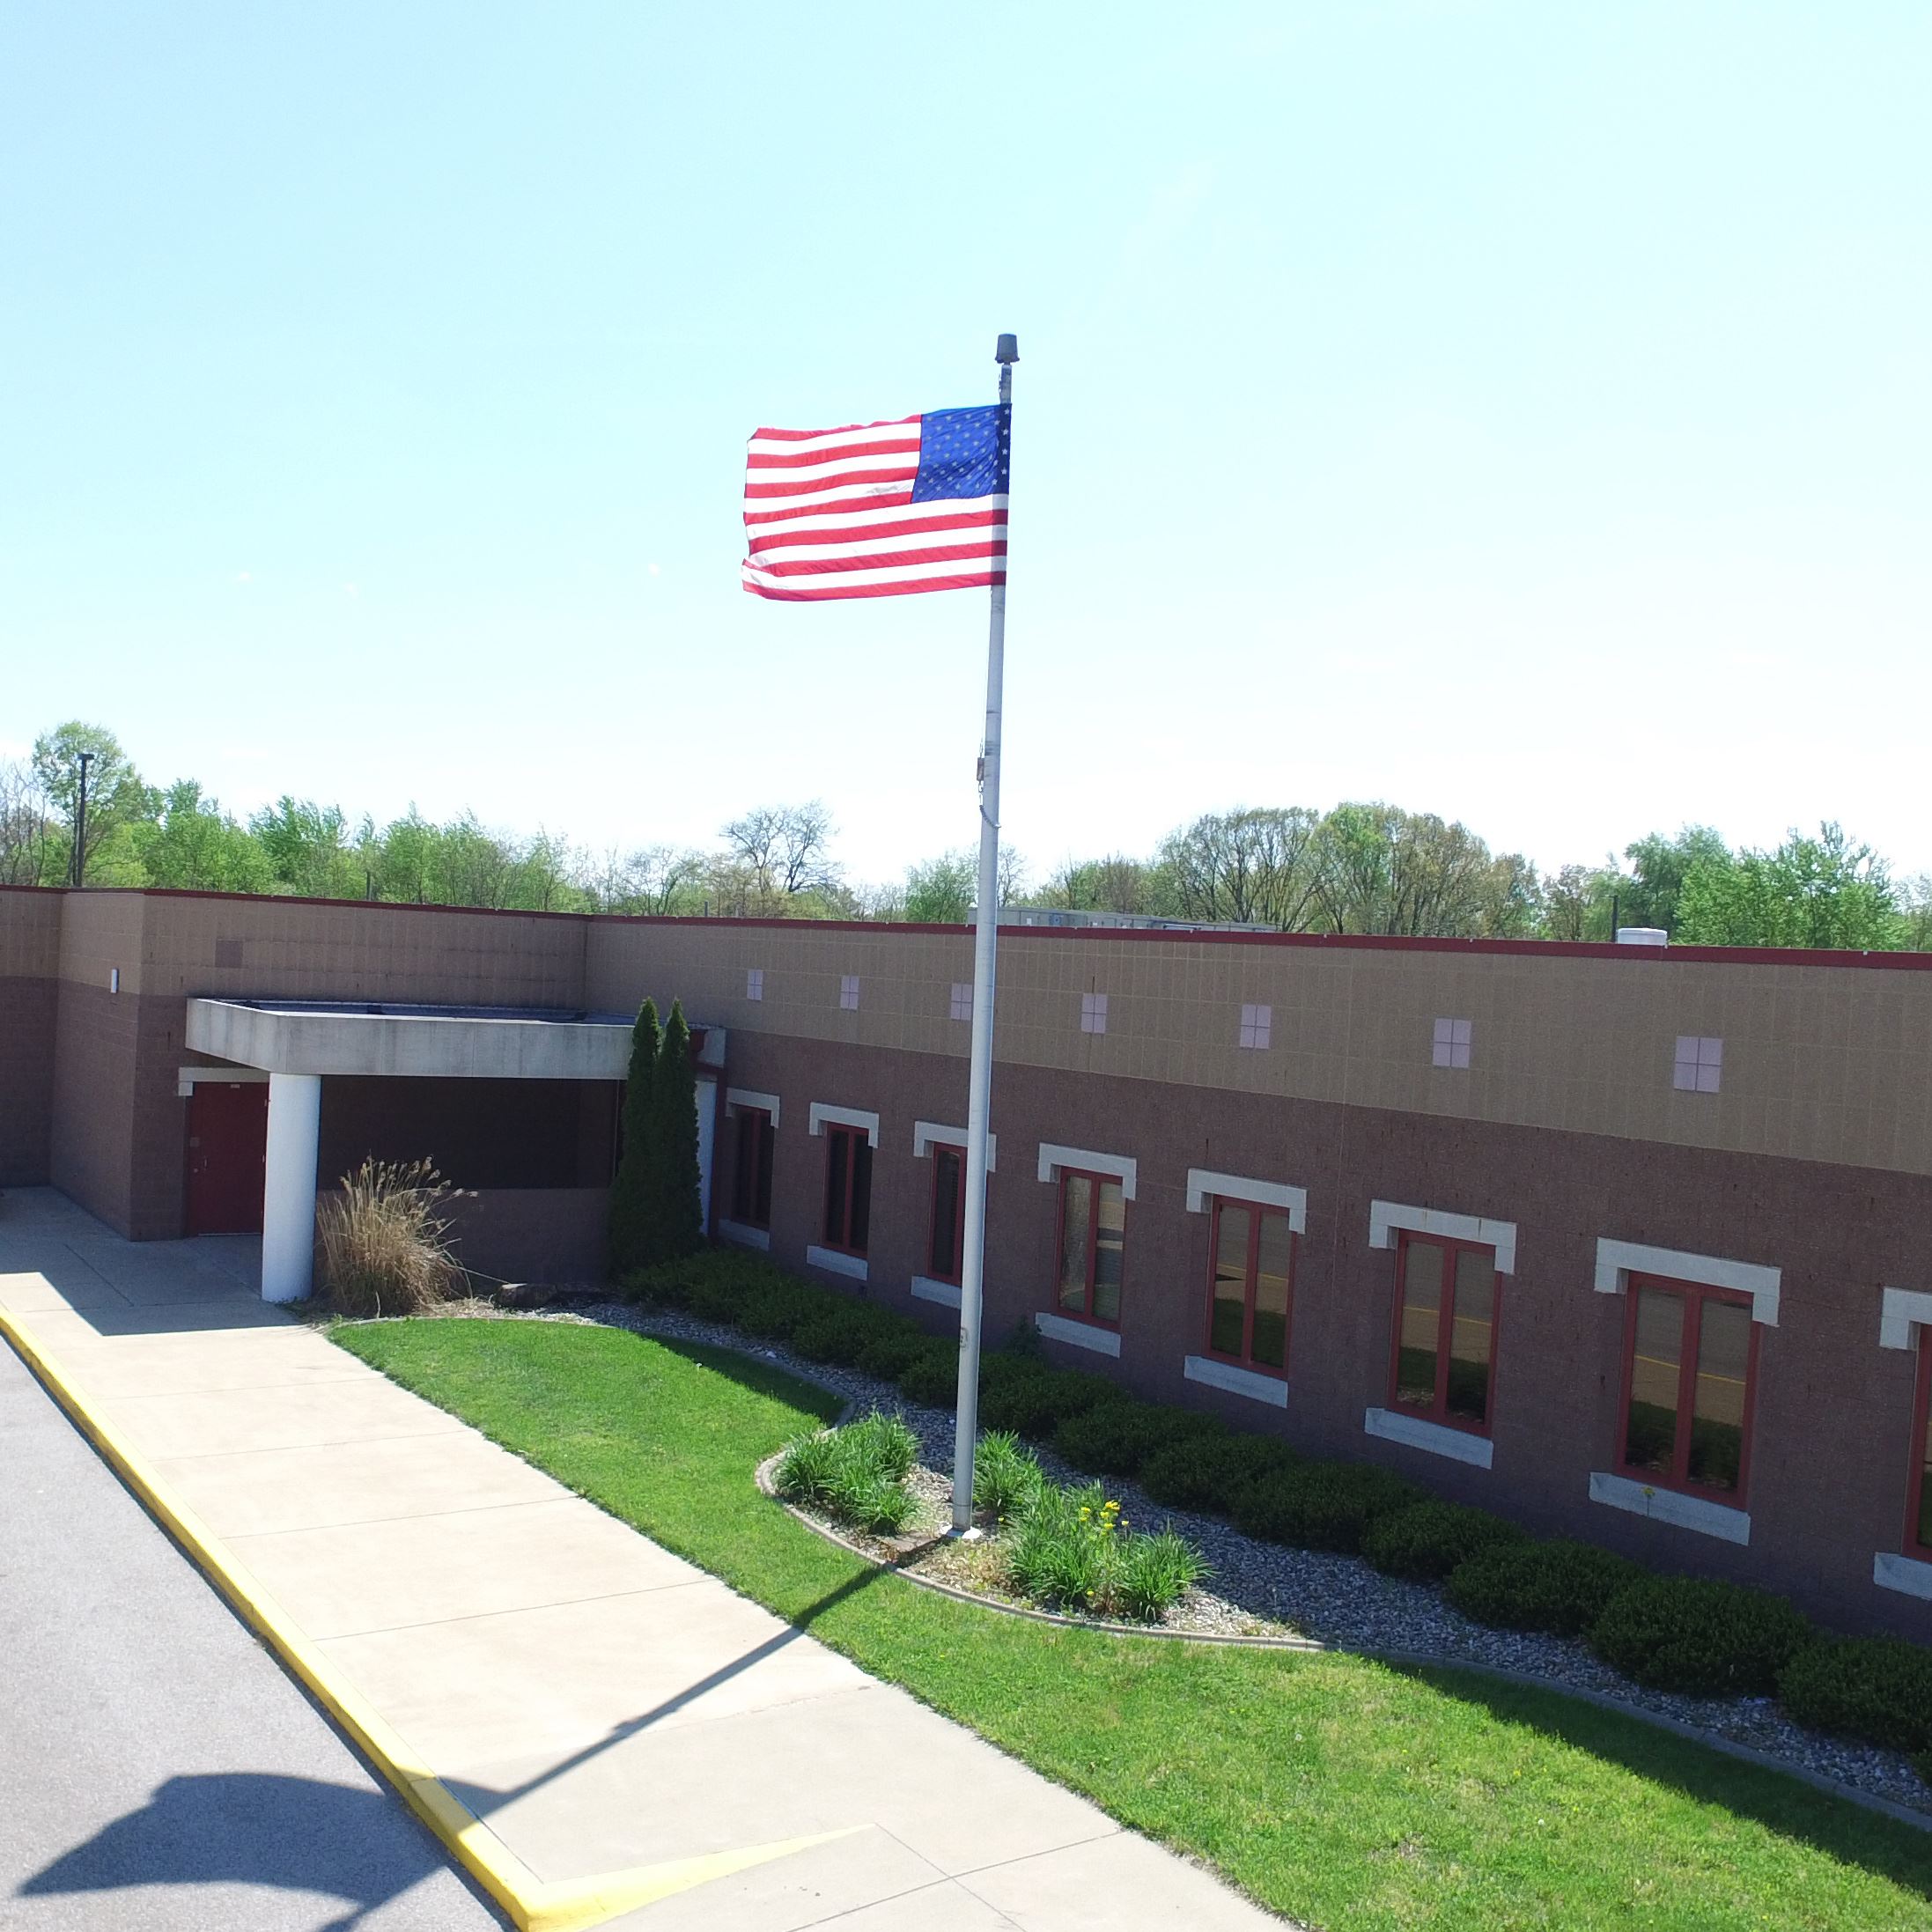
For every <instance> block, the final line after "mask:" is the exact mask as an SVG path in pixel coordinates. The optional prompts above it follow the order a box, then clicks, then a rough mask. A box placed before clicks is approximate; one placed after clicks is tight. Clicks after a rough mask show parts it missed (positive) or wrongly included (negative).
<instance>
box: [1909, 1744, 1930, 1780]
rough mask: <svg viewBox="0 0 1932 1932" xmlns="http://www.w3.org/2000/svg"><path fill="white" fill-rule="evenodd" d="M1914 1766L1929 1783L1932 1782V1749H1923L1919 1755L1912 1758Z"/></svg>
mask: <svg viewBox="0 0 1932 1932" xmlns="http://www.w3.org/2000/svg"><path fill="white" fill-rule="evenodd" d="M1912 1768H1913V1769H1914V1771H1916V1772H1917V1773H1919V1775H1920V1776H1921V1778H1923V1779H1924V1780H1925V1781H1926V1782H1927V1783H1928V1784H1932V1751H1921V1752H1920V1753H1919V1754H1918V1756H1917V1757H1916V1758H1914V1759H1913V1760H1912Z"/></svg>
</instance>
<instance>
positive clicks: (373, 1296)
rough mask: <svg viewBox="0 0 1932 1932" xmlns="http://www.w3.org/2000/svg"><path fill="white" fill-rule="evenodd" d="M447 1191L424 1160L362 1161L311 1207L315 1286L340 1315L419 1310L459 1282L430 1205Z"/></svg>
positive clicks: (442, 1223) (441, 1221) (441, 1222)
mask: <svg viewBox="0 0 1932 1932" xmlns="http://www.w3.org/2000/svg"><path fill="white" fill-rule="evenodd" d="M448 1198H450V1190H449V1189H447V1188H446V1187H445V1186H444V1185H443V1177H442V1176H441V1175H439V1173H438V1172H437V1171H436V1169H434V1168H432V1167H431V1165H430V1164H429V1162H428V1161H414V1162H412V1163H411V1164H410V1165H409V1166H407V1167H404V1166H400V1165H397V1164H396V1163H395V1162H392V1161H373V1160H371V1161H364V1162H363V1163H362V1165H361V1166H360V1167H359V1168H358V1169H357V1170H356V1171H355V1173H353V1174H345V1175H344V1176H343V1183H342V1191H341V1192H340V1193H337V1194H325V1195H324V1196H323V1197H322V1199H321V1207H320V1209H319V1210H318V1212H317V1214H316V1224H317V1232H318V1235H319V1238H320V1241H321V1287H322V1289H323V1292H324V1293H325V1294H327V1295H328V1299H329V1300H330V1302H333V1303H334V1304H335V1306H336V1308H337V1309H339V1310H340V1311H341V1312H342V1313H343V1314H344V1315H350V1316H358V1317H369V1316H379V1315H419V1314H421V1313H422V1311H423V1310H424V1309H427V1308H431V1307H433V1306H434V1305H435V1304H436V1303H437V1302H444V1301H447V1300H448V1299H449V1297H450V1296H451V1295H453V1294H458V1293H460V1292H461V1289H462V1287H463V1284H464V1280H465V1277H464V1274H463V1271H462V1270H461V1268H460V1267H458V1266H457V1265H456V1263H455V1261H454V1259H453V1258H452V1257H451V1256H450V1251H449V1247H448V1244H447V1243H446V1241H445V1239H444V1237H445V1235H447V1234H448V1232H449V1225H450V1224H449V1222H448V1220H446V1219H445V1218H444V1217H443V1216H442V1215H440V1214H439V1213H437V1209H438V1208H439V1207H440V1206H442V1204H443V1203H444V1202H445V1201H446V1200H447V1199H448Z"/></svg>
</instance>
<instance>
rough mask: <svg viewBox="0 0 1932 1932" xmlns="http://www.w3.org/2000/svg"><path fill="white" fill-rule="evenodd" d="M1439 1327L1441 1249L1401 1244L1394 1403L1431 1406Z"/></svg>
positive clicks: (1420, 1243) (1425, 1244) (1408, 1242)
mask: <svg viewBox="0 0 1932 1932" xmlns="http://www.w3.org/2000/svg"><path fill="white" fill-rule="evenodd" d="M1441 1334H1442V1250H1441V1249H1440V1248H1438V1247H1437V1246H1436V1245H1435V1243H1434V1242H1433V1241H1413V1240H1410V1239H1407V1238H1405V1239H1404V1241H1403V1243H1402V1327H1401V1331H1400V1336H1399V1338H1398V1339H1397V1343H1396V1400H1397V1402H1398V1403H1401V1404H1402V1405H1405V1407H1408V1408H1412V1409H1433V1408H1434V1406H1435V1353H1436V1349H1437V1346H1439V1342H1440V1338H1441Z"/></svg>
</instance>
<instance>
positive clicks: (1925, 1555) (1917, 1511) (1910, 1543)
mask: <svg viewBox="0 0 1932 1932" xmlns="http://www.w3.org/2000/svg"><path fill="white" fill-rule="evenodd" d="M1906 1554H1907V1555H1908V1556H1915V1557H1919V1558H1921V1559H1922V1560H1926V1561H1928V1562H1932V1336H1928V1333H1927V1331H1926V1330H1925V1329H1923V1328H1922V1327H1921V1329H1920V1331H1919V1400H1918V1404H1917V1406H1916V1407H1914V1410H1913V1412H1912V1487H1911V1490H1910V1492H1909V1501H1908V1503H1907V1506H1906Z"/></svg>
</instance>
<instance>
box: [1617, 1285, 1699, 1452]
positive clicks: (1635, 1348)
mask: <svg viewBox="0 0 1932 1932" xmlns="http://www.w3.org/2000/svg"><path fill="white" fill-rule="evenodd" d="M1635 1294H1636V1297H1637V1306H1636V1312H1635V1315H1634V1316H1633V1321H1634V1322H1635V1324H1636V1328H1635V1334H1634V1338H1633V1341H1632V1344H1631V1356H1630V1416H1629V1420H1628V1421H1627V1423H1626V1425H1625V1428H1624V1461H1625V1463H1626V1464H1627V1465H1628V1466H1629V1467H1630V1468H1632V1469H1640V1470H1648V1471H1653V1472H1654V1473H1655V1474H1657V1475H1659V1476H1668V1475H1670V1473H1671V1471H1673V1470H1674V1469H1675V1468H1676V1466H1677V1439H1678V1383H1680V1382H1681V1380H1682V1379H1683V1369H1684V1353H1683V1351H1684V1316H1685V1307H1684V1300H1683V1297H1682V1296H1680V1295H1676V1294H1671V1293H1670V1290H1669V1289H1667V1288H1652V1287H1639V1288H1637V1289H1636V1290H1635Z"/></svg>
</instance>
